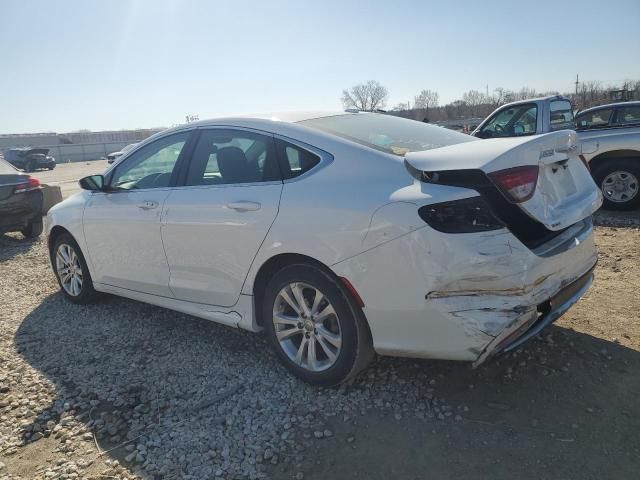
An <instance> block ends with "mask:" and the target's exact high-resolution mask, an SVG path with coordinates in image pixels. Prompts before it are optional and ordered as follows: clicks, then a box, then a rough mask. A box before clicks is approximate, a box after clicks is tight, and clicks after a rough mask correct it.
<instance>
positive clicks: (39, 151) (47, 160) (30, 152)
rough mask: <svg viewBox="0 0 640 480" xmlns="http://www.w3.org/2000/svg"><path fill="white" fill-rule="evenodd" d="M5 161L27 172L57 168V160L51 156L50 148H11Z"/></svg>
mask: <svg viewBox="0 0 640 480" xmlns="http://www.w3.org/2000/svg"><path fill="white" fill-rule="evenodd" d="M4 159H5V160H6V161H7V162H9V163H10V164H11V165H13V166H14V167H16V168H20V169H22V170H24V171H25V172H35V171H36V170H38V169H41V168H46V169H48V170H53V169H54V168H56V159H55V158H53V157H52V156H50V155H49V149H48V148H33V147H22V148H11V149H9V150H7V151H6V152H4Z"/></svg>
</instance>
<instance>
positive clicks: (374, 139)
mask: <svg viewBox="0 0 640 480" xmlns="http://www.w3.org/2000/svg"><path fill="white" fill-rule="evenodd" d="M298 123H300V124H301V125H305V126H307V127H311V128H316V129H318V130H322V131H323V132H327V133H331V134H333V135H337V136H339V137H342V138H345V139H347V140H351V141H353V142H356V143H359V144H361V145H366V146H367V147H371V148H375V149H376V150H380V151H383V152H386V153H392V154H394V155H404V154H405V153H407V152H415V151H419V150H431V149H432V148H438V147H444V146H447V145H454V144H456V143H462V142H470V141H473V140H476V138H474V137H471V136H469V135H465V134H464V133H458V132H454V131H453V130H448V129H446V128H443V127H436V126H435V125H430V124H428V123H423V122H418V121H415V120H408V119H406V118H400V117H394V116H391V115H384V114H377V113H358V114H353V115H336V116H333V117H322V118H313V119H310V120H303V121H301V122H298Z"/></svg>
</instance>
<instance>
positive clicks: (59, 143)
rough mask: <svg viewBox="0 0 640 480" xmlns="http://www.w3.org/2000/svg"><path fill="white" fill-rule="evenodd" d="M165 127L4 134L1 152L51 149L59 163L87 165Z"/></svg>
mask: <svg viewBox="0 0 640 480" xmlns="http://www.w3.org/2000/svg"><path fill="white" fill-rule="evenodd" d="M162 130H164V128H145V129H137V130H114V131H104V132H89V131H79V132H69V133H55V132H47V133H24V134H0V153H2V152H4V151H5V150H8V149H9V148H14V147H42V148H48V149H49V154H50V155H52V156H53V157H55V158H56V161H57V162H58V163H66V162H83V161H87V160H97V159H99V158H102V157H106V156H107V154H109V153H111V152H115V151H118V150H121V149H122V148H123V147H124V146H125V145H128V144H130V143H137V142H140V141H142V140H144V139H145V138H147V137H150V136H151V135H153V134H154V133H157V132H160V131H162Z"/></svg>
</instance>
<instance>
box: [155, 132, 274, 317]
mask: <svg viewBox="0 0 640 480" xmlns="http://www.w3.org/2000/svg"><path fill="white" fill-rule="evenodd" d="M281 192H282V180H281V176H280V171H279V168H278V164H277V159H276V155H275V148H274V142H273V138H272V137H271V136H269V135H262V134H258V133H255V132H251V131H245V130H240V129H237V130H236V129H215V128H212V129H204V130H202V131H200V132H199V138H198V140H197V143H196V147H195V149H194V151H193V156H192V157H191V159H190V161H189V166H188V169H187V173H186V179H185V180H184V186H181V187H178V188H175V189H173V190H172V191H171V193H170V195H169V197H168V198H167V201H166V203H165V209H164V215H163V219H162V239H163V242H164V247H165V251H166V253H167V259H168V262H169V270H170V272H171V274H170V275H171V276H170V281H169V285H170V288H171V291H172V292H173V293H174V295H175V296H176V298H178V299H180V300H187V301H191V302H198V303H205V304H209V305H219V306H232V305H234V304H235V303H236V302H237V300H238V298H239V296H240V291H241V289H242V284H243V282H244V280H245V278H246V276H247V272H248V271H249V268H250V267H251V263H252V262H253V259H254V258H255V256H256V253H257V252H258V249H259V248H260V245H261V244H262V242H263V241H264V238H265V237H266V235H267V233H268V231H269V228H270V227H271V224H272V223H273V221H274V220H275V218H276V215H277V212H278V205H279V202H280V194H281Z"/></svg>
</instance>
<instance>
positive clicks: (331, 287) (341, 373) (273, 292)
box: [262, 265, 358, 386]
mask: <svg viewBox="0 0 640 480" xmlns="http://www.w3.org/2000/svg"><path fill="white" fill-rule="evenodd" d="M294 282H302V283H306V284H308V285H311V286H313V287H315V288H317V289H318V290H319V291H320V292H322V294H323V295H325V297H327V299H328V300H329V302H331V304H332V306H333V308H334V309H335V311H336V314H337V316H338V319H339V322H340V331H341V334H342V346H341V348H340V353H339V354H338V358H337V359H336V362H335V363H334V364H333V365H332V366H331V367H329V368H328V369H327V370H323V371H321V372H311V371H309V370H306V369H304V368H302V367H300V366H298V365H296V364H295V363H294V362H293V361H292V360H291V359H289V357H288V356H287V354H286V353H285V352H284V351H283V350H282V347H281V346H280V342H279V341H278V339H277V337H276V334H275V328H274V325H273V305H274V303H275V300H276V297H277V295H278V293H279V292H280V290H281V289H282V288H284V287H285V286H286V285H289V284H290V283H294ZM262 315H263V316H262V318H263V323H264V327H265V331H266V334H267V336H268V339H269V342H270V343H271V346H272V347H273V349H274V350H275V352H276V354H277V356H278V357H279V358H280V360H281V361H282V363H283V364H284V365H285V367H286V368H287V369H288V370H289V371H291V372H292V373H293V374H294V375H295V376H297V377H298V378H300V379H302V380H303V381H305V382H307V383H311V384H314V385H319V386H332V385H337V384H339V383H340V382H342V381H343V380H345V379H346V378H347V377H348V376H349V375H350V374H351V372H352V371H353V369H354V365H355V364H356V359H357V356H358V328H357V325H356V321H357V320H356V317H355V315H354V313H353V311H352V309H351V307H350V305H349V301H348V300H347V298H346V297H345V295H344V294H343V292H342V290H341V289H340V287H339V286H338V285H337V284H336V282H335V281H334V280H333V279H332V278H331V277H329V276H328V275H327V274H326V273H324V272H322V271H321V270H319V269H317V268H315V267H312V266H307V265H292V266H289V267H285V268H284V269H282V270H280V271H279V272H278V273H276V274H275V275H274V276H273V278H272V279H271V281H270V282H269V283H268V285H267V287H266V289H265V294H264V296H263V305H262Z"/></svg>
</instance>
